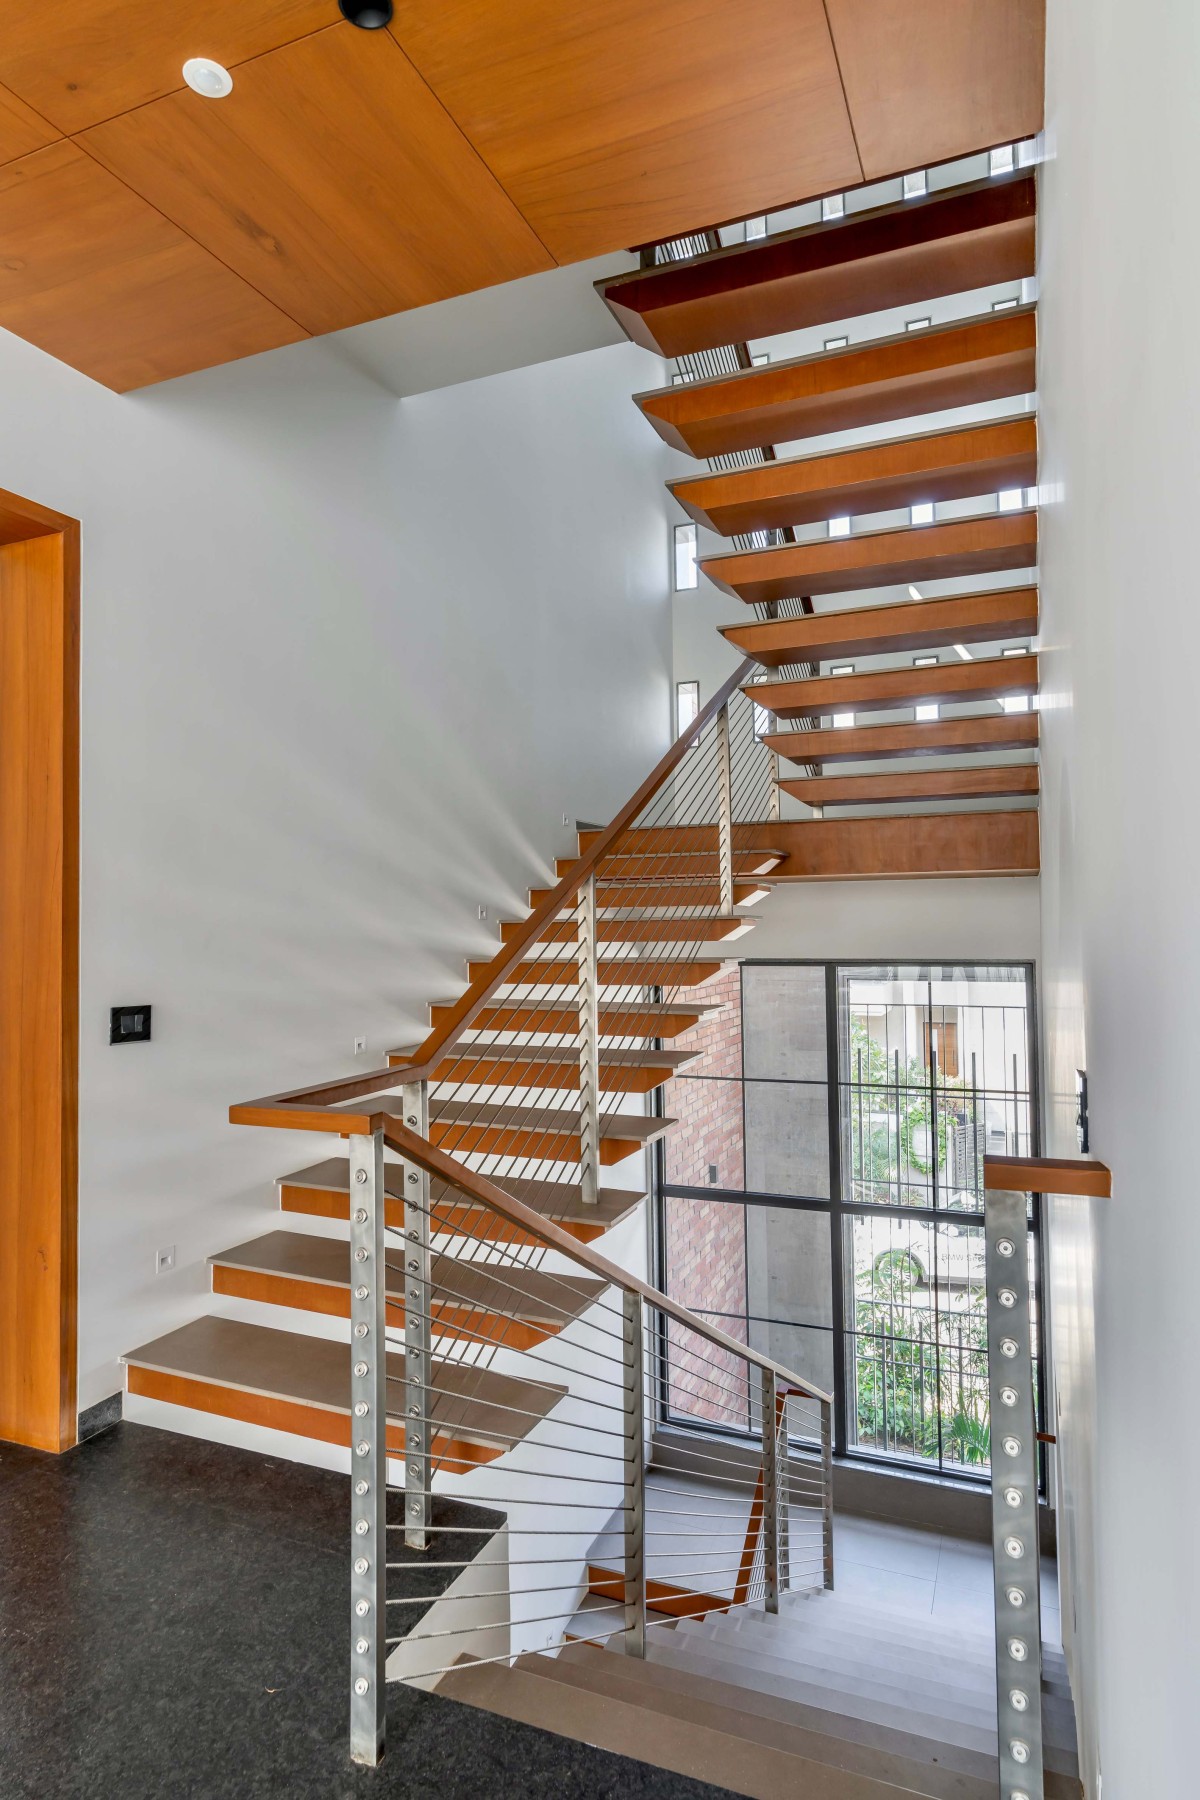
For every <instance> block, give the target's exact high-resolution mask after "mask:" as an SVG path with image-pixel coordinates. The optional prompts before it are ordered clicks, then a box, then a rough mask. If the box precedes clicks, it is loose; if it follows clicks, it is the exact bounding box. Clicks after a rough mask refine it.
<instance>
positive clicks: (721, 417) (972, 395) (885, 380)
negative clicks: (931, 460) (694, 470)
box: [635, 307, 1037, 459]
mask: <svg viewBox="0 0 1200 1800" xmlns="http://www.w3.org/2000/svg"><path fill="white" fill-rule="evenodd" d="M1036 387H1037V320H1036V312H1035V309H1034V308H1033V307H1017V308H1015V309H1014V310H1013V311H1012V312H1004V313H992V314H988V315H985V316H984V317H982V318H975V319H965V320H962V319H959V320H954V321H952V322H951V323H949V324H946V325H933V326H930V327H929V329H928V330H925V331H907V332H900V333H897V334H896V335H895V336H893V337H887V338H876V339H874V340H872V341H870V342H867V343H858V344H851V345H847V346H846V347H845V348H844V349H841V350H827V351H824V352H820V353H817V354H812V355H808V356H798V357H793V358H791V359H790V360H788V361H786V362H774V363H765V364H762V365H761V366H758V367H755V368H752V369H749V370H741V369H739V370H738V371H737V372H736V373H734V374H729V375H714V376H711V377H709V379H708V380H706V381H689V382H683V383H680V384H679V385H678V386H672V387H667V388H656V389H654V390H653V391H652V392H650V393H643V394H638V395H635V401H636V404H637V405H638V406H639V407H640V408H641V410H642V413H643V414H644V416H645V417H646V418H647V419H648V420H649V422H650V424H651V425H652V426H653V428H654V430H655V431H656V432H657V433H658V435H659V437H660V438H662V440H663V442H664V443H666V444H669V445H670V446H671V447H672V448H673V449H675V450H682V451H684V452H686V453H687V454H689V455H691V456H696V457H708V458H710V459H711V458H713V457H717V456H724V455H728V454H731V453H732V452H734V451H738V450H754V449H763V448H765V447H766V446H767V445H775V444H790V443H798V442H800V441H801V440H803V439H804V438H810V437H818V436H824V435H825V434H827V433H831V432H835V431H847V430H857V429H859V428H861V427H864V426H873V425H880V424H887V423H889V422H891V421H893V420H900V419H905V420H907V419H912V418H916V417H918V416H919V415H921V414H924V413H934V412H945V411H948V410H950V409H951V408H953V407H959V406H975V405H979V404H981V403H983V402H985V401H993V400H1015V399H1017V398H1018V397H1022V396H1025V395H1028V394H1032V393H1033V392H1034V390H1035V389H1036Z"/></svg>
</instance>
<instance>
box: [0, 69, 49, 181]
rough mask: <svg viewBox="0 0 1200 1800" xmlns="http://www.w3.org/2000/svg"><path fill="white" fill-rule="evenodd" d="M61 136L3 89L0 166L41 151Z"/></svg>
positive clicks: (0, 124)
mask: <svg viewBox="0 0 1200 1800" xmlns="http://www.w3.org/2000/svg"><path fill="white" fill-rule="evenodd" d="M58 136H59V133H58V132H57V131H55V129H54V127H53V125H48V124H47V123H46V121H45V119H41V118H39V117H38V115H37V113H35V112H34V110H33V108H32V107H29V106H26V104H25V102H24V101H23V100H18V98H17V96H16V95H15V94H12V93H10V92H9V91H8V89H7V88H3V87H0V163H6V162H13V161H14V160H15V159H16V158H17V157H18V156H28V155H29V154H30V152H31V151H33V150H42V149H44V148H45V147H46V145H47V144H52V143H53V142H54V140H55V138H56V137H58Z"/></svg>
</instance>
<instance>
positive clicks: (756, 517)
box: [667, 413, 1037, 537]
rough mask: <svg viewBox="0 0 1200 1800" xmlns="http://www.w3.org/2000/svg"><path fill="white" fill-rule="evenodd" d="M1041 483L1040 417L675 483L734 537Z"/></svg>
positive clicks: (708, 520)
mask: <svg viewBox="0 0 1200 1800" xmlns="http://www.w3.org/2000/svg"><path fill="white" fill-rule="evenodd" d="M1036 481H1037V420H1036V419H1035V418H1034V416H1033V415H1032V414H1031V413H1026V414H1024V415H1022V416H1021V417H1020V418H1016V419H997V420H991V421H988V422H987V423H985V424H983V425H969V426H964V427H963V428H961V429H959V430H953V431H929V432H924V433H922V435H921V436H919V437H904V438H894V439H891V440H889V441H887V442H885V443H873V444H856V445H855V446H854V448H853V449H850V450H833V451H826V452H824V453H823V454H822V455H819V456H796V457H786V458H777V459H775V460H772V461H770V462H762V463H756V464H754V465H753V466H752V467H750V468H747V469H729V470H722V471H721V472H720V473H718V474H715V475H701V476H690V477H688V478H687V479H686V480H684V481H669V482H668V483H667V486H668V488H669V489H670V491H671V493H672V494H673V495H674V497H675V499H676V500H677V501H678V502H679V504H680V506H682V507H683V509H684V511H685V512H686V513H688V514H689V515H690V517H692V518H693V519H695V520H696V522H697V524H699V525H704V526H707V527H708V529H709V530H710V531H716V532H719V533H720V534H721V536H722V537H732V536H734V534H735V533H739V532H744V533H749V532H752V531H770V530H772V529H779V528H780V527H782V526H787V525H813V524H816V523H818V522H819V521H821V520H824V519H834V518H845V517H849V518H855V517H858V516H860V515H861V514H863V513H880V512H891V511H893V510H894V509H897V508H899V507H906V506H912V505H915V504H916V503H917V502H918V501H926V500H961V499H966V498H967V497H969V496H970V495H973V494H996V493H1001V492H1003V491H1004V490H1005V489H1006V488H1024V487H1032V486H1033V485H1034V483H1035V482H1036Z"/></svg>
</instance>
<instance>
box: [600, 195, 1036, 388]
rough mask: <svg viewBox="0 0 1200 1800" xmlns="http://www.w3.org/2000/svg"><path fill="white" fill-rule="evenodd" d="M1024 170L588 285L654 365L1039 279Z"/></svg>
mask: <svg viewBox="0 0 1200 1800" xmlns="http://www.w3.org/2000/svg"><path fill="white" fill-rule="evenodd" d="M1036 210H1037V187H1036V182H1035V179H1034V174H1033V171H1032V170H1031V169H1022V170H1016V171H1014V172H1013V173H1012V174H1011V175H1007V176H1000V177H996V176H993V177H990V178H989V179H987V180H984V181H977V182H972V183H971V184H970V185H964V186H963V187H959V188H954V189H951V190H949V191H945V190H943V191H942V192H938V193H931V194H926V195H923V196H922V197H921V198H919V199H909V200H904V201H901V202H899V203H890V204H888V205H886V206H880V207H873V208H871V209H870V210H867V211H863V212H856V213H850V214H847V215H845V216H844V217H842V218H840V219H834V220H822V221H821V222H820V223H819V224H815V225H807V226H801V227H799V228H798V229H797V230H795V231H788V232H780V233H778V234H777V235H774V236H772V237H770V238H765V239H761V240H755V241H751V242H748V243H745V244H734V245H730V246H728V247H727V248H725V249H720V250H713V251H710V252H709V253H708V254H706V255H703V256H696V257H691V258H689V259H688V260H687V261H686V262H678V263H663V264H660V265H658V266H657V267H655V268H652V269H636V270H632V271H631V272H630V273H628V274H625V275H615V276H611V275H610V276H606V277H604V278H603V279H602V280H600V281H598V282H597V283H596V292H597V293H598V294H599V295H600V297H601V299H602V300H603V301H604V303H605V305H606V306H607V307H608V309H609V311H610V312H611V313H612V315H613V317H614V318H615V319H616V320H617V322H618V323H619V325H620V326H621V329H622V331H624V333H625V335H626V336H627V337H629V338H631V339H632V340H633V342H634V343H635V344H641V345H642V346H643V347H644V348H645V349H647V350H655V351H657V352H658V354H659V355H660V356H681V355H685V354H687V353H689V352H691V351H694V350H711V349H712V348H713V347H714V346H715V345H718V344H737V343H747V342H749V340H750V339H752V338H763V337H773V336H775V335H777V334H778V333H779V332H783V331H797V330H800V329H802V328H803V327H804V326H806V325H820V324H824V323H826V322H827V321H829V320H836V319H850V318H855V317H857V316H858V315H860V314H863V313H872V312H882V311H884V310H886V309H887V308H888V307H892V306H904V305H906V304H908V303H909V302H910V301H923V300H930V299H933V298H934V297H935V296H937V295H942V294H958V293H966V292H968V291H970V290H971V289H973V288H981V287H988V286H990V285H991V284H992V283H993V282H1000V281H1019V280H1021V279H1022V278H1023V277H1025V276H1030V275H1032V274H1033V273H1034V272H1035V268H1036V262H1035V243H1034V232H1035V217H1036Z"/></svg>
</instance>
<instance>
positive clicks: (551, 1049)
mask: <svg viewBox="0 0 1200 1800" xmlns="http://www.w3.org/2000/svg"><path fill="white" fill-rule="evenodd" d="M698 1054H699V1052H698V1051H695V1050H633V1049H610V1048H608V1047H606V1046H605V1045H603V1044H602V1045H601V1048H600V1068H599V1080H600V1090H601V1092H602V1093H624V1094H648V1093H651V1092H652V1091H653V1090H654V1089H655V1088H657V1087H661V1086H662V1084H663V1083H664V1082H665V1081H669V1080H670V1079H671V1077H672V1076H673V1075H677V1074H678V1073H679V1071H680V1070H681V1069H683V1068H685V1067H686V1066H687V1065H688V1063H690V1062H693V1061H694V1060H695V1058H696V1056H697V1055H698ZM391 1060H392V1058H391V1057H389V1061H391ZM579 1070H580V1053H579V1046H578V1044H549V1045H545V1044H508V1043H499V1042H480V1041H479V1040H476V1041H475V1042H473V1043H470V1044H461V1045H460V1046H459V1048H458V1049H457V1050H456V1051H455V1052H453V1054H452V1055H450V1056H448V1057H447V1058H446V1059H445V1060H444V1061H443V1062H441V1063H439V1064H438V1066H437V1068H436V1069H435V1071H434V1077H433V1078H434V1080H435V1081H438V1082H447V1083H461V1082H470V1083H472V1084H473V1085H475V1086H480V1087H530V1088H547V1087H562V1088H577V1087H578V1086H579V1080H580V1074H579Z"/></svg>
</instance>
